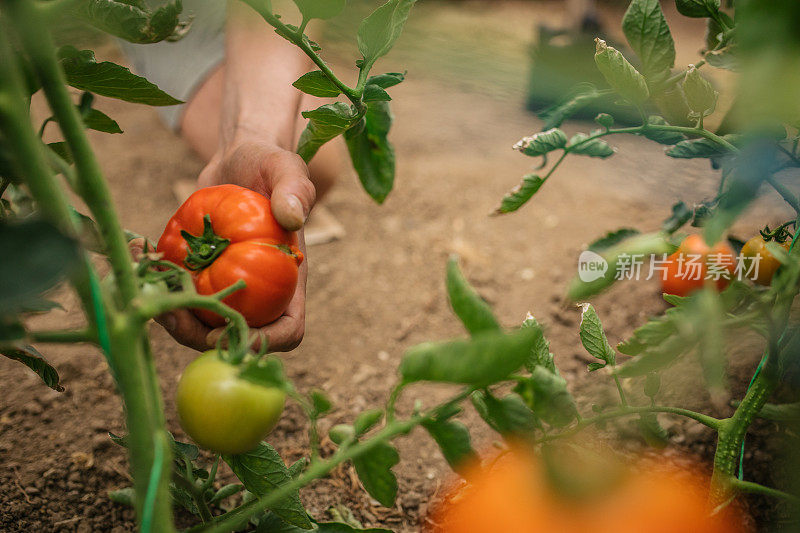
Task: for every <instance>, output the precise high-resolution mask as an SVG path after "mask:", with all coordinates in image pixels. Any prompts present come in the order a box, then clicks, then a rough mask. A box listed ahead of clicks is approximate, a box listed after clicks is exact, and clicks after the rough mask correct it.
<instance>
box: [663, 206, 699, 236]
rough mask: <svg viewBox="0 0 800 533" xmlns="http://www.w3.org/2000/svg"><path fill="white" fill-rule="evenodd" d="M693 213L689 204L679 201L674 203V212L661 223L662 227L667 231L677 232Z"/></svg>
mask: <svg viewBox="0 0 800 533" xmlns="http://www.w3.org/2000/svg"><path fill="white" fill-rule="evenodd" d="M692 214H693V213H692V210H691V209H689V206H687V205H686V204H685V203H683V202H677V203H675V204H673V205H672V214H671V215H670V216H669V218H667V219H666V220H665V221H664V222H663V223H662V224H661V228H662V229H663V230H664V231H665V232H666V233H675V232H676V231H678V230H679V229H680V228H681V226H683V225H684V224H686V223H687V222H689V221H690V220H691V219H692Z"/></svg>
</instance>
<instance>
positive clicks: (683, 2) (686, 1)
mask: <svg viewBox="0 0 800 533" xmlns="http://www.w3.org/2000/svg"><path fill="white" fill-rule="evenodd" d="M719 4H720V2H719V0H675V7H677V8H678V12H679V13H680V14H681V15H683V16H684V17H692V18H703V17H713V16H714V15H715V14H717V13H718V12H719Z"/></svg>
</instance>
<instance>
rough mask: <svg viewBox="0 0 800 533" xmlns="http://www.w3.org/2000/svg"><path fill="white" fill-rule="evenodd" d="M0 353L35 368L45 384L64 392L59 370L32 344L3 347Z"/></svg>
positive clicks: (32, 368)
mask: <svg viewBox="0 0 800 533" xmlns="http://www.w3.org/2000/svg"><path fill="white" fill-rule="evenodd" d="M0 354H2V355H4V356H6V357H8V358H9V359H13V360H14V361H19V362H20V363H22V364H23V365H25V366H27V367H28V368H30V369H31V370H33V371H34V372H35V373H36V374H37V375H38V376H39V377H40V378H42V381H44V384H45V385H47V386H48V387H50V388H51V389H53V390H54V391H56V392H63V391H64V387H62V386H61V383H60V379H59V377H58V372H57V371H56V369H55V368H53V366H52V365H50V363H48V362H47V360H46V359H45V358H44V356H43V355H42V354H41V353H39V351H38V350H37V349H36V348H34V347H33V346H30V345H20V346H18V347H16V348H3V349H0Z"/></svg>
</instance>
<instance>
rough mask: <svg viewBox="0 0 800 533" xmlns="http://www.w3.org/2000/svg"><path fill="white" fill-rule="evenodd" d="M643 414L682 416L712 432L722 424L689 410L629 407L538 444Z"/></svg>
mask: <svg viewBox="0 0 800 533" xmlns="http://www.w3.org/2000/svg"><path fill="white" fill-rule="evenodd" d="M643 413H668V414H673V415H678V416H684V417H686V418H691V419H692V420H695V421H696V422H699V423H701V424H703V425H704V426H707V427H709V428H711V429H714V430H717V431H718V430H719V428H720V425H721V424H722V423H723V421H722V420H719V419H717V418H713V417H711V416H708V415H704V414H702V413H698V412H695V411H690V410H689V409H682V408H680V407H668V406H662V405H652V406H643V407H630V406H629V407H622V408H620V409H617V410H615V411H609V412H607V413H601V414H599V415H596V416H592V417H589V418H584V419H582V420H581V421H580V422H578V423H577V424H576V425H574V426H573V427H572V428H570V429H568V430H566V431H562V432H560V433H553V434H550V435H547V436H545V437H543V438H541V439H539V441H540V442H548V441H552V440H556V439H561V438H564V437H569V436H572V435H575V434H577V433H580V432H581V431H583V430H584V429H586V428H588V427H590V426H593V425H595V424H597V423H599V422H605V421H606V420H612V419H614V418H621V417H625V416H631V415H637V414H643Z"/></svg>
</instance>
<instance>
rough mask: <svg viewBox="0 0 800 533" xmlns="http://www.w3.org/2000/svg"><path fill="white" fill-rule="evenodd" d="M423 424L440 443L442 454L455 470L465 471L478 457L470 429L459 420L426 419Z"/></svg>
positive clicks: (437, 442)
mask: <svg viewBox="0 0 800 533" xmlns="http://www.w3.org/2000/svg"><path fill="white" fill-rule="evenodd" d="M422 426H423V427H424V428H425V429H426V430H427V431H428V433H429V434H430V435H431V437H433V440H435V441H436V444H438V445H439V449H440V450H441V451H442V455H443V456H444V458H445V461H447V464H448V465H450V468H452V469H453V471H454V472H461V471H463V469H464V467H465V466H468V465H469V464H471V463H472V462H473V461H475V460H476V459H477V454H476V453H475V450H474V449H473V448H472V440H471V439H470V435H469V429H468V428H467V426H465V425H464V424H463V423H462V422H460V421H458V420H438V419H433V420H429V421H426V422H424V423H423V424H422Z"/></svg>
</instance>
